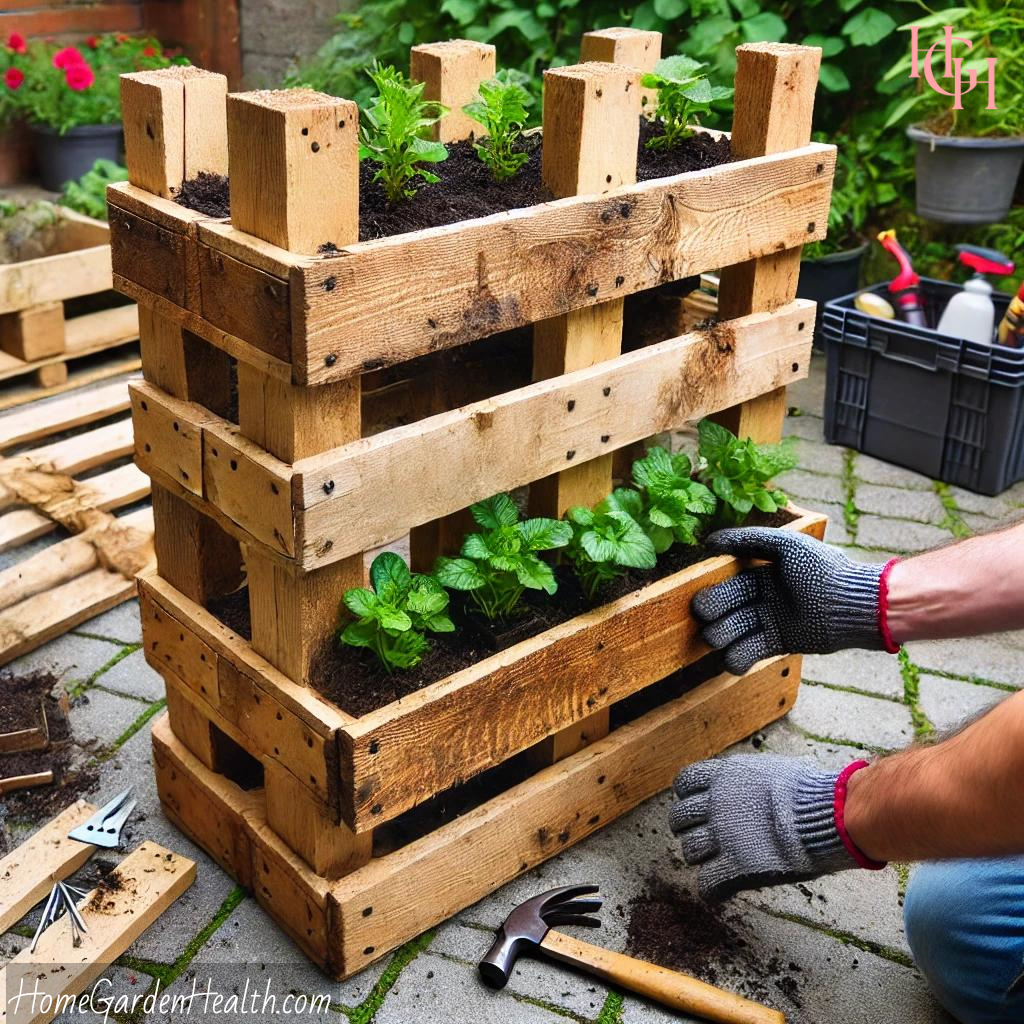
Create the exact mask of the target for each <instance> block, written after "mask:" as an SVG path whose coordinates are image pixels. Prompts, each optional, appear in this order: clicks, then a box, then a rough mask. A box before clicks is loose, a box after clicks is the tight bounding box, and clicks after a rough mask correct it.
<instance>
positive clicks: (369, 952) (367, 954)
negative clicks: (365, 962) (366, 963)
mask: <svg viewBox="0 0 1024 1024" xmlns="http://www.w3.org/2000/svg"><path fill="white" fill-rule="evenodd" d="M372 952H373V946H367V947H366V949H364V950H363V955H364V956H369V955H370V954H371V953H372Z"/></svg>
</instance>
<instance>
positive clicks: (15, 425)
mask: <svg viewBox="0 0 1024 1024" xmlns="http://www.w3.org/2000/svg"><path fill="white" fill-rule="evenodd" d="M128 408H129V397H128V385H127V384H126V383H124V382H120V383H117V384H112V385H108V386H106V387H103V388H99V389H97V390H94V391H86V392H83V393H81V394H79V395H73V396H71V397H68V398H63V399H58V400H56V401H54V402H52V403H51V404H49V405H47V406H44V407H43V409H42V410H40V409H37V408H32V409H26V410H24V411H22V412H14V413H11V414H9V415H7V416H5V417H3V418H2V419H0V451H3V452H7V453H8V454H6V455H4V456H3V457H0V551H15V550H17V549H19V548H20V547H22V546H23V545H26V544H28V543H29V542H31V541H33V540H36V539H38V538H40V537H45V536H46V535H48V534H50V533H52V532H53V531H55V530H57V529H59V528H63V529H65V530H67V531H68V532H70V533H71V534H72V536H70V537H68V538H67V539H65V540H61V541H58V542H57V543H56V544H52V545H50V546H49V547H47V548H44V549H43V550H42V551H39V552H37V553H35V554H33V555H29V556H28V557H25V558H22V559H21V560H20V561H17V562H15V563H14V564H13V565H12V566H10V567H9V568H7V569H4V570H3V571H2V572H0V665H2V664H7V663H8V662H10V661H13V660H14V659H15V658H17V657H20V656H21V655H22V654H26V653H28V652H29V651H31V650H34V649H35V648H36V647H39V646H40V645H42V644H44V643H46V642H47V641H49V640H52V639H54V638H55V637H57V636H60V635H61V634H63V633H65V632H67V631H68V630H69V629H73V628H74V627H75V626H78V625H80V624H81V623H83V622H85V621H87V620H88V619H91V618H92V617H93V616H95V615H99V614H100V612H103V611H106V610H107V609H109V608H112V607H114V606H115V605H117V604H120V603H121V602H123V601H127V600H130V599H131V598H132V597H134V596H135V574H136V573H137V572H139V571H142V570H145V569H147V568H148V567H150V566H151V564H152V558H153V553H152V552H153V540H152V537H153V517H152V513H151V512H150V510H149V509H148V508H147V509H141V510H139V511H135V512H131V513H128V514H126V515H123V516H116V515H114V513H115V512H116V511H117V510H119V509H124V508H127V507H128V506H131V505H133V504H136V503H138V502H140V501H142V500H143V499H144V498H145V497H146V496H147V495H148V494H149V489H150V484H149V479H148V478H147V477H146V476H145V474H144V473H142V472H141V471H140V470H139V469H138V468H137V467H136V466H134V465H133V464H131V463H126V464H125V463H124V459H125V457H126V456H127V455H130V454H131V452H132V450H133V441H132V423H131V420H130V419H129V418H128V417H127V416H126V415H125V414H126V413H127V411H128ZM118 417H120V418H118ZM101 422H102V423H103V425H102V426H95V424H97V423H101ZM73 431H76V432H73ZM65 434H67V435H68V436H60V439H59V440H56V441H53V440H50V439H51V438H52V437H54V436H58V435H65ZM40 442H43V443H40ZM12 450H16V451H15V453H14V454H11V451H12ZM118 463H121V464H118ZM107 466H110V467H112V468H109V469H105V468H104V467H107ZM94 470H100V472H96V473H94V474H93V475H90V476H88V477H86V478H85V479H80V477H81V476H82V474H84V473H87V472H91V471H94Z"/></svg>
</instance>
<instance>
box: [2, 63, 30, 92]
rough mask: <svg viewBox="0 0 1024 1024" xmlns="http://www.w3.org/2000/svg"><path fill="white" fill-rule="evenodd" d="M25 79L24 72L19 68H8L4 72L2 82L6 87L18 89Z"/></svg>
mask: <svg viewBox="0 0 1024 1024" xmlns="http://www.w3.org/2000/svg"><path fill="white" fill-rule="evenodd" d="M24 81H25V72H24V71H22V70H21V68H8V69H7V71H6V72H5V73H4V84H5V85H6V86H7V88H8V89H20V88H21V83H22V82H24Z"/></svg>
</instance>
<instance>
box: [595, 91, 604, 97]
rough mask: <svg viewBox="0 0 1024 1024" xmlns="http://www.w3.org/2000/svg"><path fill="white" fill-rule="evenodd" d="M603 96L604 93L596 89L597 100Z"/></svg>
mask: <svg viewBox="0 0 1024 1024" xmlns="http://www.w3.org/2000/svg"><path fill="white" fill-rule="evenodd" d="M603 95H604V93H603V92H602V91H601V90H600V89H598V90H597V97H598V99H600V98H601V97H602V96H603Z"/></svg>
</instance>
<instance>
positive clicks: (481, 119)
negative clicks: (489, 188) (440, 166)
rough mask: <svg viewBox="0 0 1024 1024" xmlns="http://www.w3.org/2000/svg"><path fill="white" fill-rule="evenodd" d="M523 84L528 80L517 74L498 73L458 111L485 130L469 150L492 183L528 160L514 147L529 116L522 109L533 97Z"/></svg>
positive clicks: (525, 154) (512, 173)
mask: <svg viewBox="0 0 1024 1024" xmlns="http://www.w3.org/2000/svg"><path fill="white" fill-rule="evenodd" d="M525 81H528V79H527V77H526V75H524V74H523V73H522V72H521V71H516V70H514V69H508V70H502V71H499V72H498V74H497V76H496V77H494V78H492V79H491V80H490V81H489V82H481V83H480V93H479V96H478V98H477V99H475V100H473V101H472V102H471V103H467V104H466V105H465V106H464V107H463V108H462V111H463V113H465V114H468V115H469V116H470V117H471V118H473V120H474V121H476V122H478V123H479V124H481V125H483V126H484V128H485V129H486V132H487V134H486V135H484V136H483V138H482V139H481V140H480V141H479V142H474V143H473V148H474V149H475V150H476V154H477V156H479V157H480V159H481V160H482V161H483V162H484V163H485V164H487V166H488V167H489V168H490V169H491V174H493V175H494V178H495V180H496V181H506V180H508V179H509V178H511V177H513V176H514V175H515V173H516V172H517V171H518V170H519V168H520V167H522V166H523V164H525V163H526V162H527V160H529V159H530V157H529V154H527V153H523V152H517V151H516V148H515V146H516V143H517V142H518V141H519V137H520V135H521V134H522V131H523V125H524V124H526V121H527V118H528V117H529V113H528V112H527V109H526V108H527V107H529V106H531V105H532V104H533V97H531V96H530V94H529V93H528V92H527V91H526V89H525V88H523V83H524V82H525Z"/></svg>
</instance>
